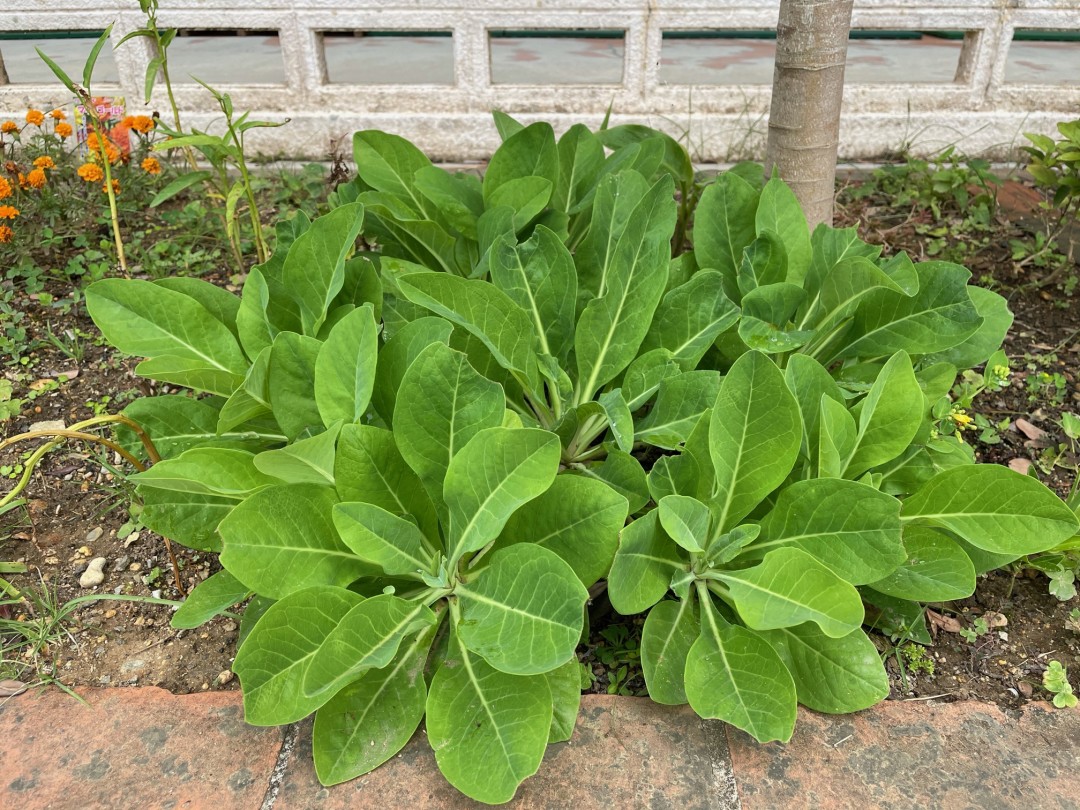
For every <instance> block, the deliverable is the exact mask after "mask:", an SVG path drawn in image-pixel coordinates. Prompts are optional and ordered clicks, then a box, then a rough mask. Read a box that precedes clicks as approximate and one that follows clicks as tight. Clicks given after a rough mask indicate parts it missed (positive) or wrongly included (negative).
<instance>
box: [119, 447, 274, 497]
mask: <svg viewBox="0 0 1080 810" xmlns="http://www.w3.org/2000/svg"><path fill="white" fill-rule="evenodd" d="M131 480H133V481H134V482H135V483H136V484H139V485H141V486H145V487H154V488H156V489H169V490H173V491H176V492H191V493H195V494H198V495H216V496H219V497H223V498H230V499H232V500H234V501H242V500H243V499H244V498H246V497H247V496H248V495H250V494H252V493H253V492H257V491H258V490H260V489H263V488H264V487H269V486H273V485H274V484H280V483H281V481H280V480H279V479H278V478H276V477H274V476H273V475H272V474H266V473H264V472H262V471H260V470H259V469H257V467H256V465H255V456H253V455H252V454H251V453H246V452H244V451H243V450H228V449H223V448H218V447H195V448H192V449H191V450H187V451H186V452H184V453H182V454H181V455H180V456H178V457H176V458H171V459H165V460H164V461H159V462H158V463H157V464H155V465H154V466H153V467H151V468H150V469H148V470H147V471H146V472H141V473H136V474H134V475H132V476H131Z"/></svg>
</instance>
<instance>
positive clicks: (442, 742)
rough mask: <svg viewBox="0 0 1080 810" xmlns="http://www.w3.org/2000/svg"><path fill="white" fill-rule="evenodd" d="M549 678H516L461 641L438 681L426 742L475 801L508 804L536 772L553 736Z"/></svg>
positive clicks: (431, 699)
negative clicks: (463, 645)
mask: <svg viewBox="0 0 1080 810" xmlns="http://www.w3.org/2000/svg"><path fill="white" fill-rule="evenodd" d="M551 718H552V702H551V689H550V688H549V687H548V684H547V678H546V677H545V676H543V675H510V674H507V673H505V672H500V671H499V670H497V669H495V668H494V667H492V666H491V665H490V664H488V663H487V662H486V661H484V659H482V658H480V657H479V656H476V655H474V654H472V653H470V652H469V651H468V650H466V649H464V648H463V647H462V646H461V645H460V644H458V643H457V642H456V641H455V642H454V643H453V644H452V646H451V653H450V655H449V656H448V657H447V659H446V660H445V661H444V662H443V665H442V666H441V667H439V669H438V671H436V673H435V677H434V678H432V680H431V687H430V688H429V690H428V699H427V719H426V726H427V735H428V741H429V742H430V743H431V747H432V748H433V749H434V751H435V761H436V762H437V763H438V764H439V770H440V771H442V774H443V776H445V777H446V778H447V780H449V782H450V784H452V785H453V786H454V787H456V788H457V789H458V790H460V791H461V792H462V793H464V794H465V795H466V796H469V797H470V798H473V799H476V800H477V801H482V802H487V803H489V804H499V803H502V802H508V801H510V799H512V798H513V797H514V793H515V792H516V791H517V787H518V785H520V784H521V782H522V781H524V780H525V779H527V778H528V777H530V776H532V775H533V774H534V773H536V771H537V769H539V767H540V762H541V761H542V760H543V758H544V751H545V750H546V749H547V741H548V734H549V732H550V729H551Z"/></svg>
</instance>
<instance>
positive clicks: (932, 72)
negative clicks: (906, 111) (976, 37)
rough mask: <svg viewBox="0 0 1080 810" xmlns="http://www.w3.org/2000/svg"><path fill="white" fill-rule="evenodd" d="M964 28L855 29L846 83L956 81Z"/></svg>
mask: <svg viewBox="0 0 1080 810" xmlns="http://www.w3.org/2000/svg"><path fill="white" fill-rule="evenodd" d="M963 47H964V32H963V31H933V32H927V31H872V30H854V31H852V32H851V36H850V38H849V40H848V53H847V66H846V67H845V69H844V81H845V82H846V83H847V84H949V83H951V82H954V81H956V70H957V66H958V65H959V64H960V52H961V51H962V50H963Z"/></svg>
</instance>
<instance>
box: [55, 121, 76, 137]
mask: <svg viewBox="0 0 1080 810" xmlns="http://www.w3.org/2000/svg"><path fill="white" fill-rule="evenodd" d="M71 132H72V130H71V124H68V123H65V122H64V121H60V122H59V123H58V124H57V125H56V135H57V137H60V138H70V137H71Z"/></svg>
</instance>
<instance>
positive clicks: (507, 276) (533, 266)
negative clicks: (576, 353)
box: [488, 225, 577, 360]
mask: <svg viewBox="0 0 1080 810" xmlns="http://www.w3.org/2000/svg"><path fill="white" fill-rule="evenodd" d="M488 272H489V273H490V274H491V280H492V281H493V282H494V283H495V286H496V287H498V288H499V289H500V290H502V291H503V292H504V293H506V294H507V296H509V297H510V299H511V300H513V301H514V303H516V304H517V305H518V306H519V307H521V309H523V310H525V312H526V313H528V315H529V317H530V319H531V320H532V324H533V333H534V334H535V335H536V336H537V340H538V341H539V343H538V345H539V347H540V351H541V352H542V353H543V354H550V355H552V356H553V357H556V358H559V359H563V360H564V359H565V358H566V355H567V354H568V353H569V351H570V347H571V346H572V345H573V337H574V315H575V309H574V308H575V305H576V303H577V271H576V269H575V268H574V259H573V257H572V256H571V255H570V251H569V250H567V249H566V246H565V245H563V243H562V240H561V239H559V237H558V236H557V235H556V234H555V233H554V232H552V231H551V230H549V229H548V228H545V227H544V226H543V225H538V226H537V227H536V230H535V231H534V232H533V235H532V237H531V238H530V239H529V241H527V242H525V243H524V244H521V245H519V244H517V243H516V240H514V239H512V238H503V239H501V240H500V241H498V242H496V244H495V245H494V247H493V248H492V250H491V251H490V252H489V253H488Z"/></svg>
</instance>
